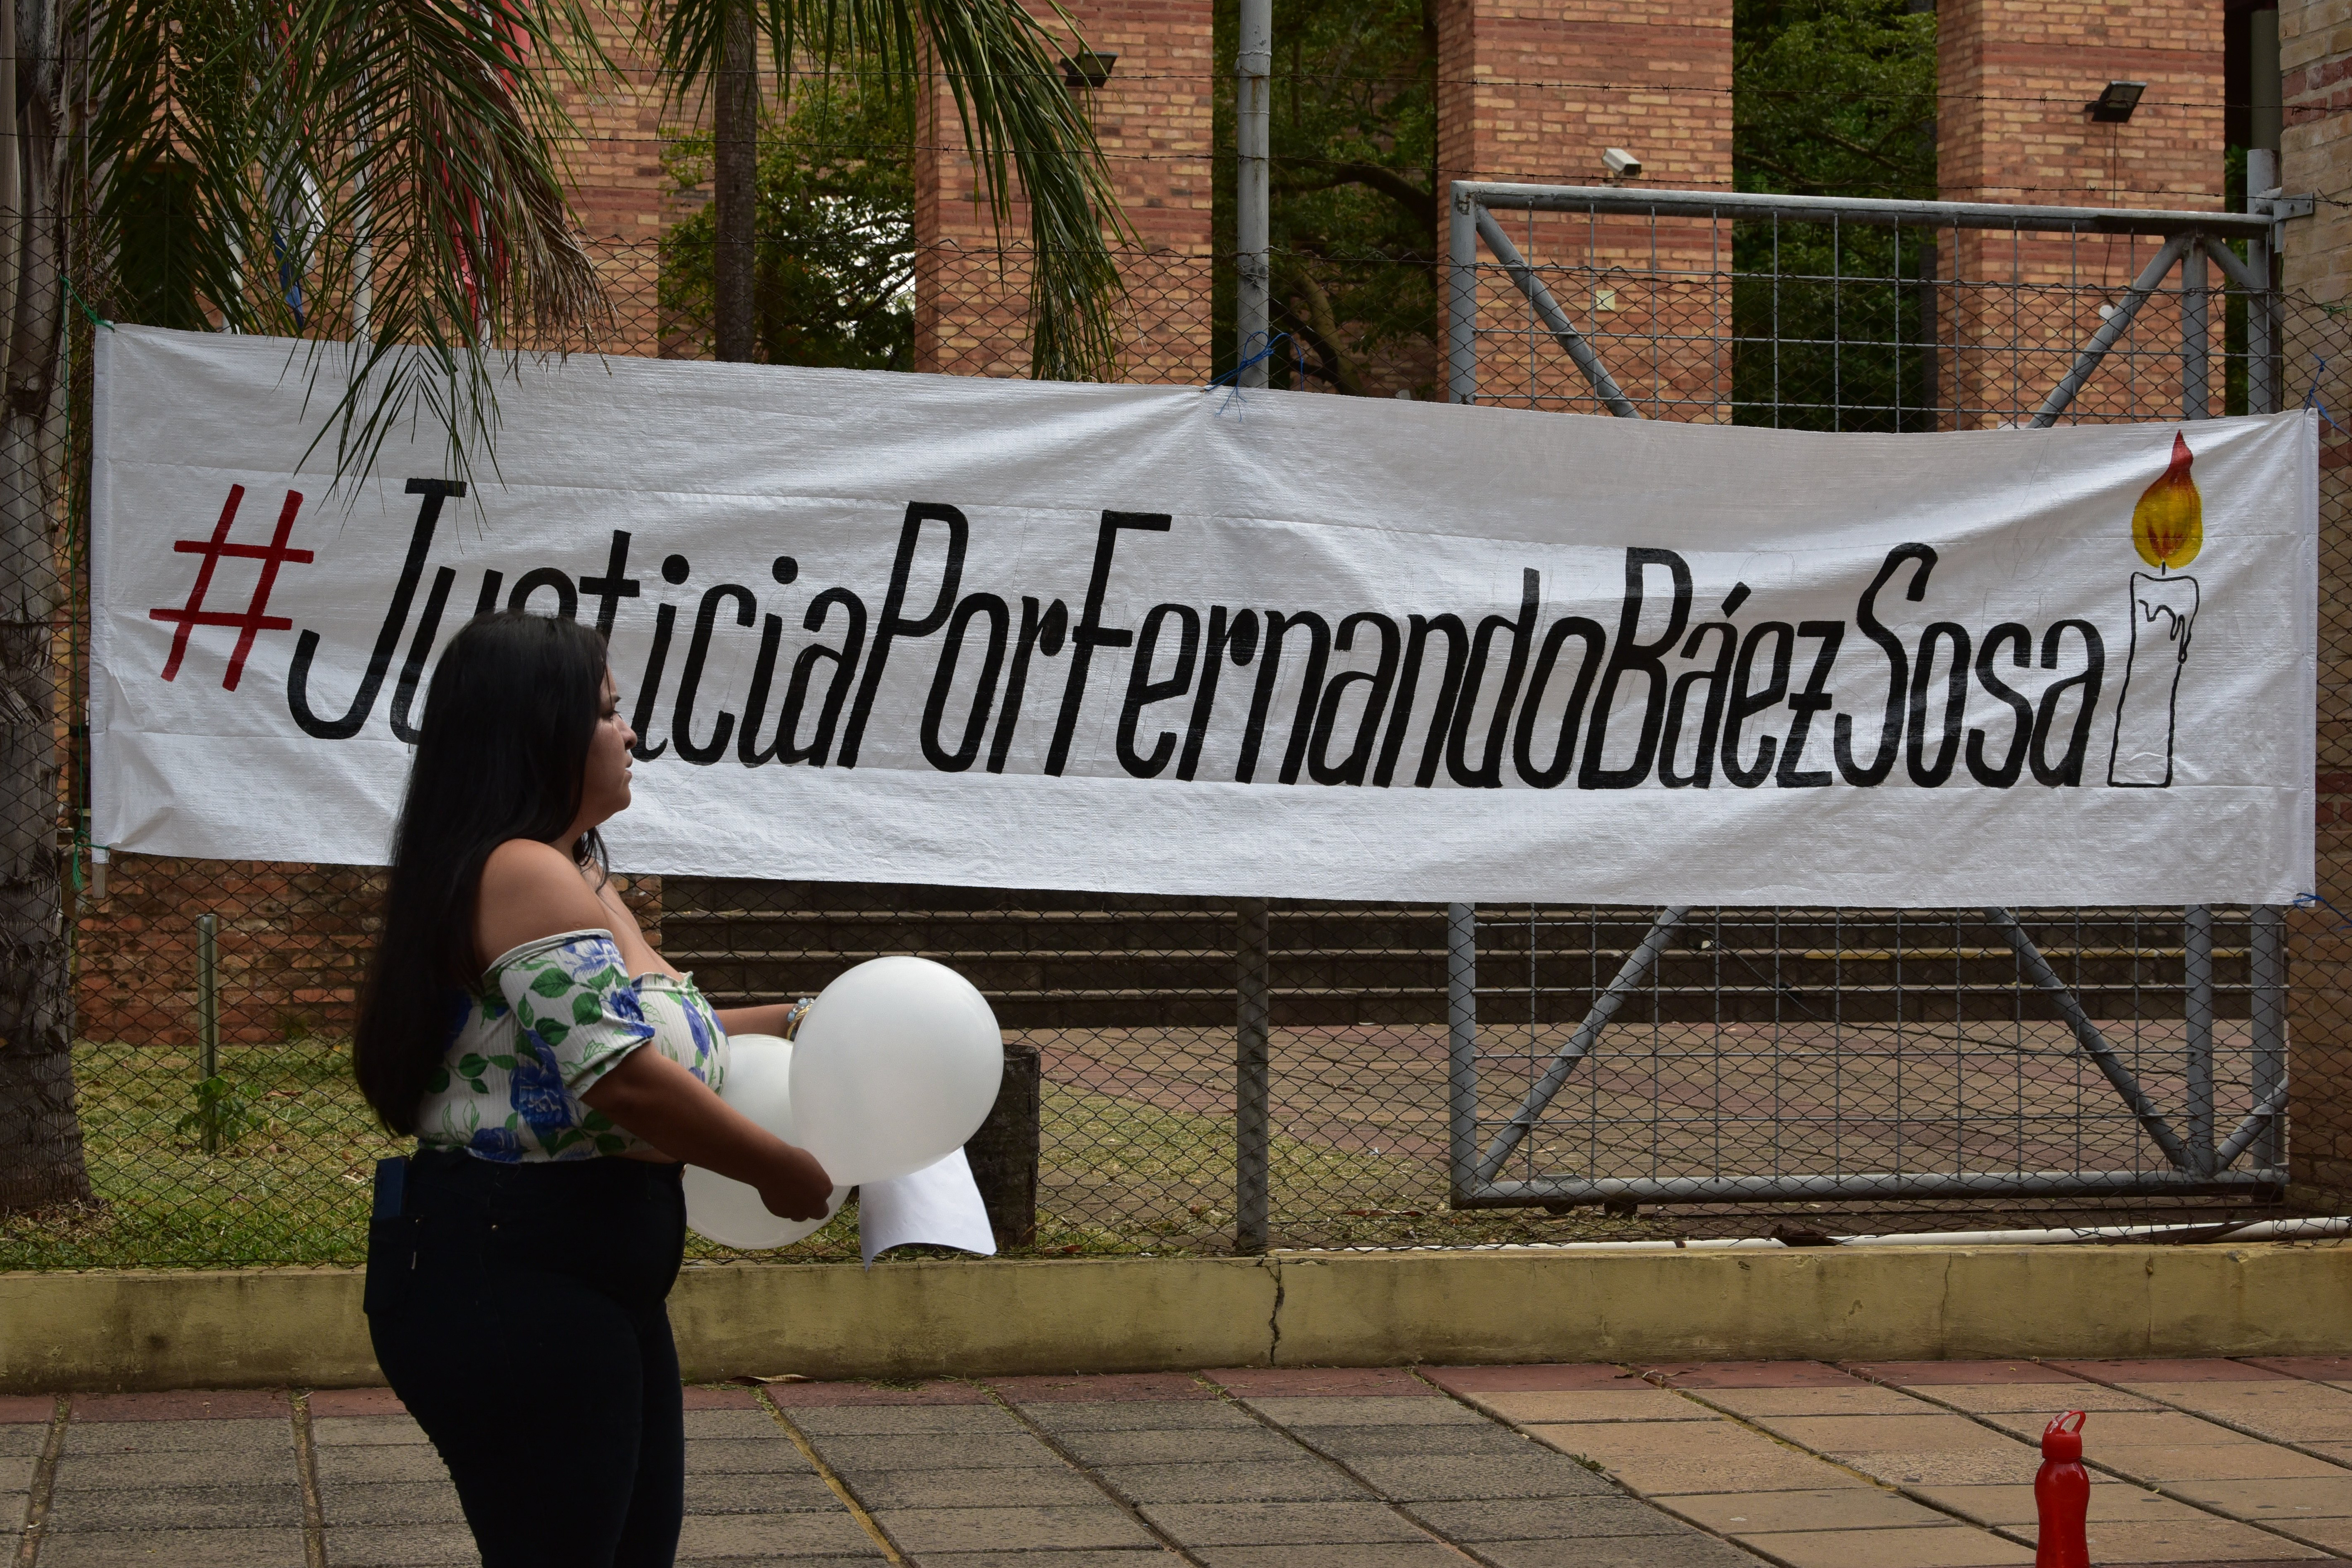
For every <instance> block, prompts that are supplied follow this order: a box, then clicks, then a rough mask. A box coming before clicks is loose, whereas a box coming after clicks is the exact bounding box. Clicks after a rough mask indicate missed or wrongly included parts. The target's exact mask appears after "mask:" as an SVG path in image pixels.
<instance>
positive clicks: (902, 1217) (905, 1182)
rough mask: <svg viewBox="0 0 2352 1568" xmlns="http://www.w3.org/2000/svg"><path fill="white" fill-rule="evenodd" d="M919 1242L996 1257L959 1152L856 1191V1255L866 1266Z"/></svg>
mask: <svg viewBox="0 0 2352 1568" xmlns="http://www.w3.org/2000/svg"><path fill="white" fill-rule="evenodd" d="M914 1242H920V1243H922V1244H923V1245H925V1246H928V1247H958V1248H960V1249H961V1250H962V1251H965V1252H976V1253H978V1254H979V1255H980V1256H981V1257H982V1258H993V1257H995V1256H996V1233H995V1232H994V1231H992V1230H991V1229H990V1228H989V1226H988V1210H987V1208H986V1206H985V1205H982V1203H981V1201H980V1184H978V1183H976V1182H974V1181H973V1180H972V1179H971V1161H969V1160H967V1159H965V1158H964V1157H963V1151H962V1150H961V1149H959V1150H957V1151H956V1152H954V1153H952V1154H950V1155H949V1156H948V1157H947V1158H946V1159H944V1160H942V1161H940V1163H938V1164H936V1165H926V1166H925V1167H923V1169H921V1170H919V1171H917V1172H916V1173H914V1174H913V1175H911V1176H894V1177H892V1178H891V1179H890V1180H888V1181H887V1182H868V1183H866V1184H865V1185H864V1186H862V1187H860V1188H858V1189H857V1249H858V1251H859V1252H860V1253H862V1254H864V1255H865V1258H866V1267H867V1268H873V1267H874V1260H875V1259H876V1258H879V1257H880V1256H881V1255H882V1254H884V1253H885V1252H887V1251H889V1250H890V1249H891V1248H892V1247H905V1246H907V1245H908V1244H909V1243H914Z"/></svg>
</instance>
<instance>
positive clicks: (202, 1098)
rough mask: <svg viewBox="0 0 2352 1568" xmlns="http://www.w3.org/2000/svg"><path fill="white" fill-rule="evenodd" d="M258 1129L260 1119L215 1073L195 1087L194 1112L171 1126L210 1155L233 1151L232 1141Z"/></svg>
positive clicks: (232, 1087) (227, 1082)
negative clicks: (191, 1139)
mask: <svg viewBox="0 0 2352 1568" xmlns="http://www.w3.org/2000/svg"><path fill="white" fill-rule="evenodd" d="M259 1125H261V1118H260V1116H259V1115H258V1114H257V1112H256V1111H255V1110H254V1109H253V1107H252V1106H251V1105H248V1104H247V1103H246V1101H245V1100H244V1099H243V1097H241V1096H240V1095H238V1093H237V1092H236V1086H235V1085H233V1084H231V1083H230V1082H229V1081H228V1079H225V1078H223V1077H221V1075H220V1074H218V1073H215V1074H214V1075H213V1076H212V1077H210V1078H208V1079H204V1080H203V1081H202V1082H200V1083H198V1084H197V1085H196V1103H195V1107H194V1110H190V1111H189V1112H188V1113H187V1114H186V1115H184V1116H183V1117H181V1118H180V1120H179V1121H176V1122H174V1123H173V1129H172V1130H173V1131H175V1132H177V1133H179V1134H180V1136H182V1137H183V1138H193V1139H194V1140H195V1141H196V1142H197V1143H198V1144H199V1145H201V1146H202V1147H203V1149H204V1151H205V1153H207V1154H210V1153H214V1152H219V1151H225V1150H228V1149H232V1148H234V1147H236V1141H237V1140H238V1139H239V1138H242V1137H244V1136H245V1134H246V1133H247V1132H248V1131H251V1130H252V1129H254V1128H256V1127H258V1126H259Z"/></svg>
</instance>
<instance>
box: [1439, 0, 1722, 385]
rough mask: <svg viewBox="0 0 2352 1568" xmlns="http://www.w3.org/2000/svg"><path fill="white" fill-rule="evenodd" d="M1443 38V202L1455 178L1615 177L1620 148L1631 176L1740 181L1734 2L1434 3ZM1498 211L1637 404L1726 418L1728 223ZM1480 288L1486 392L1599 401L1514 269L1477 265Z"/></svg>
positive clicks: (1567, 180) (1704, 185) (1693, 183)
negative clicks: (1634, 162) (1609, 153)
mask: <svg viewBox="0 0 2352 1568" xmlns="http://www.w3.org/2000/svg"><path fill="white" fill-rule="evenodd" d="M1437 50H1438V53H1437V58H1438V67H1437V74H1438V97H1437V114H1438V131H1437V163H1438V186H1437V189H1438V197H1439V202H1440V207H1441V214H1442V212H1443V207H1444V202H1445V199H1446V194H1447V189H1448V185H1449V183H1450V182H1452V181H1454V180H1467V179H1479V180H1517V181H1528V182H1533V183H1540V184H1574V185H1596V184H1604V183H1606V181H1607V178H1608V175H1607V172H1606V170H1605V169H1604V168H1603V166H1602V164H1601V153H1602V151H1603V149H1605V148H1609V147H1622V148H1624V149H1626V150H1627V151H1628V152H1630V153H1633V155H1634V156H1635V157H1637V158H1639V159H1640V160H1641V163H1642V173H1641V174H1640V176H1639V177H1638V178H1637V179H1634V180H1632V181H1629V182H1627V183H1628V184H1640V185H1644V186H1667V187H1677V188H1700V189H1713V190H1728V189H1730V187H1731V6H1730V4H1729V0H1696V3H1691V4H1683V5H1666V4H1664V3H1662V0H1623V3H1622V4H1615V5H1599V4H1594V3H1591V0H1437ZM1498 216H1502V217H1503V219H1504V226H1505V228H1506V229H1507V231H1508V232H1509V233H1510V235H1511V236H1512V238H1513V240H1514V242H1515V243H1516V244H1517V246H1518V247H1519V248H1520V250H1521V251H1522V252H1523V253H1524V254H1526V255H1527V258H1528V260H1529V261H1531V262H1534V263H1536V264H1537V265H1538V267H1545V268H1557V270H1554V271H1549V272H1547V274H1546V282H1547V285H1548V286H1549V288H1550V289H1551V290H1552V292H1553V294H1554V296H1555V297H1556V298H1557V299H1558V300H1559V304H1560V306H1561V308H1562V309H1563V310H1566V311H1567V312H1568V314H1569V317H1570V320H1571V321H1573V322H1574V323H1575V324H1576V325H1577V327H1578V328H1579V330H1580V331H1585V332H1586V333H1588V334H1589V335H1590V336H1591V338H1592V340H1593V342H1594V343H1595V346H1596V347H1597V348H1598V349H1599V350H1600V352H1601V358H1602V359H1603V360H1604V361H1605V362H1606V363H1607V364H1608V365H1609V368H1610V371H1611V374H1612V375H1613V376H1614V377H1615V378H1616V380H1617V382H1618V384H1619V385H1620V386H1621V387H1622V389H1623V391H1624V392H1625V394H1626V395H1627V396H1628V397H1630V398H1632V399H1633V402H1634V403H1635V404H1637V405H1640V406H1641V409H1642V412H1643V415H1644V416H1652V417H1664V418H1672V419H1704V420H1722V419H1727V418H1728V417H1729V416H1730V415H1729V407H1728V405H1727V403H1725V402H1724V401H1723V397H1724V394H1725V393H1726V392H1727V389H1728V386H1729V383H1730V374H1731V366H1730V360H1729V356H1728V355H1727V354H1718V353H1717V352H1716V349H1715V345H1714V342H1713V340H1714V338H1715V335H1716V333H1717V329H1718V326H1719V325H1720V324H1721V323H1720V320H1719V318H1727V316H1728V313H1729V305H1728V299H1727V295H1726V297H1725V298H1723V299H1721V300H1718V298H1717V296H1718V294H1719V293H1722V292H1723V290H1721V289H1718V286H1717V280H1716V277H1715V274H1716V273H1717V272H1718V271H1724V272H1727V271H1728V270H1729V268H1730V261H1731V233H1730V229H1729V226H1727V225H1717V224H1713V223H1706V222H1689V221H1678V220H1673V219H1665V220H1661V221H1659V222H1658V223H1656V224H1655V225H1653V224H1652V223H1650V222H1649V221H1648V220H1646V219H1634V218H1612V219H1604V220H1601V221H1598V222H1593V221H1590V220H1587V219H1585V218H1581V217H1574V218H1571V217H1551V216H1546V217H1539V218H1536V219H1534V220H1533V221H1532V222H1531V221H1530V220H1529V219H1528V216H1527V215H1525V214H1508V215H1498ZM1444 242H1445V237H1444V220H1443V217H1442V216H1441V219H1440V228H1439V232H1438V235H1437V245H1438V254H1439V255H1440V256H1443V255H1444V254H1445V251H1444ZM1482 254H1483V252H1482ZM1480 295H1481V302H1480V310H1479V325H1480V327H1481V329H1482V332H1484V333H1485V334H1486V335H1482V337H1481V339H1480V342H1479V345H1478V356H1479V389H1480V397H1481V400H1482V401H1490V402H1491V401H1505V402H1510V403H1514V404H1517V405H1528V404H1529V403H1532V404H1534V405H1536V406H1538V407H1545V408H1561V409H1568V410H1572V411H1578V412H1584V413H1593V412H1599V411H1601V410H1600V407H1599V405H1598V404H1597V402H1596V401H1595V400H1594V398H1593V397H1592V395H1591V389H1590V387H1589V386H1588V385H1587V384H1586V383H1585V381H1584V379H1583V377H1582V376H1580V374H1577V372H1576V370H1575V368H1574V366H1573V365H1572V364H1571V363H1570V362H1569V359H1568V356H1567V354H1566V353H1564V352H1563V351H1562V350H1560V348H1559V345H1558V344H1557V343H1555V342H1552V341H1551V339H1550V338H1549V336H1548V335H1545V334H1542V333H1541V332H1540V331H1538V329H1537V328H1536V327H1535V325H1534V323H1533V318H1532V316H1531V313H1530V311H1529V310H1528V307H1527V305H1526V304H1525V302H1524V301H1523V300H1521V298H1520V296H1519V294H1518V293H1517V290H1516V289H1513V288H1512V287H1511V285H1510V283H1509V282H1508V280H1507V279H1504V278H1503V277H1502V275H1501V274H1500V273H1499V272H1498V271H1494V270H1491V269H1490V270H1487V271H1485V272H1483V273H1482V275H1481V283H1480ZM1718 307H1719V308H1718ZM1496 333H1499V334H1500V335H1495V334H1496ZM1683 336H1687V337H1688V338H1690V339H1691V340H1693V341H1692V342H1688V343H1678V342H1675V340H1676V339H1677V338H1679V337H1683Z"/></svg>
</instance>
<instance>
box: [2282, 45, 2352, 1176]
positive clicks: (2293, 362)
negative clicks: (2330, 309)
mask: <svg viewBox="0 0 2352 1568" xmlns="http://www.w3.org/2000/svg"><path fill="white" fill-rule="evenodd" d="M2345 19H2346V12H2345V6H2344V5H2343V3H2342V0H2282V3H2281V4H2280V5H2279V16H2278V27H2279V68H2280V71H2281V74H2282V75H2283V77H2284V107H2285V112H2284V128H2283V130H2282V132H2281V135H2280V157H2281V169H2280V175H2281V179H2282V181H2283V183H2284V186H2285V188H2286V189H2287V190H2288V191H2290V192H2294V193H2297V194H2309V193H2317V194H2319V195H2332V194H2334V193H2336V192H2338V191H2341V190H2343V189H2345V188H2346V186H2347V184H2352V121H2347V117H2346V113H2345V111H2346V110H2347V109H2352V32H2347V29H2346V27H2345ZM2282 271H2283V273H2284V286H2285V289H2286V295H2287V300H2288V303H2287V306H2286V310H2285V318H2286V321H2285V328H2284V332H2283V333H2282V336H2283V338H2284V343H2283V345H2282V353H2281V358H2282V360H2283V362H2284V373H2285V379H2284V388H2285V395H2286V398H2287V400H2289V401H2293V400H2295V399H2300V398H2301V397H2302V396H2303V395H2305V391H2306V389H2309V388H2311V387H2312V386H2313V385H2314V384H2315V382H2317V381H2318V379H2319V376H2320V374H2321V371H2320V366H2319V363H2318V361H2319V360H2320V359H2321V358H2322V357H2328V358H2335V357H2337V356H2336V355H2334V354H2332V353H2331V352H2330V342H2329V340H2330V339H2334V340H2335V341H2336V342H2340V341H2341V336H2340V333H2337V332H2334V331H2326V330H2325V328H2324V325H2323V323H2324V317H2323V315H2322V313H2321V312H2320V311H2319V310H2317V309H2316V307H2318V306H2322V305H2338V304H2341V303H2342V302H2343V301H2344V300H2347V298H2352V208H2346V207H2343V206H2340V205H2333V204H2330V203H2326V202H2323V203H2321V204H2320V205H2319V206H2318V209H2317V211H2316V212H2315V215H2314V216H2311V217H2308V218H2301V219H2298V220H2296V221H2294V222H2293V223H2290V224H2288V225H2287V226H2286V253H2285V256H2284V261H2283V266H2282ZM2298 329H2300V330H2298ZM2346 384H2347V383H2346V382H2345V380H2343V379H2342V367H2341V366H2338V367H2337V370H2336V374H2331V375H2329V376H2328V377H2327V379H2326V383H2325V384H2322V385H2321V388H2320V391H2321V397H2322V399H2323V401H2326V402H2327V403H2328V404H2329V405H2330V407H2331V411H2332V413H2333V415H2334V416H2335V417H2336V419H2339V420H2341V419H2344V418H2345V417H2346V413H2345V409H2344V405H2343V396H2342V389H2343V388H2344V387H2345V386H2346ZM2319 438H2320V442H2321V447H2320V454H2319V668H2320V672H2321V674H2320V681H2319V713H2318V724H2319V737H2318V738H2319V746H2318V763H2319V780H2318V784H2319V853H2318V862H2319V864H2318V888H2317V891H2318V892H2319V893H2320V894H2321V895H2322V896H2324V897H2325V898H2326V899H2327V900H2329V901H2331V902H2332V903H2334V904H2335V905H2336V908H2337V909H2345V910H2352V875H2347V862H2352V722H2347V721H2352V694H2347V688H2346V685H2345V683H2344V679H2343V677H2342V675H2341V674H2340V673H2337V672H2341V671H2342V670H2343V669H2345V668H2347V661H2352V616H2347V613H2346V610H2345V605H2346V604H2347V595H2352V538H2348V537H2347V515H2352V478H2347V476H2352V440H2347V438H2346V437H2345V435H2344V433H2343V432H2342V431H2341V430H2338V429H2336V428H2334V427H2332V426H2328V425H2326V424H2324V423H2323V424H2322V425H2321V426H2320V437H2319ZM2290 920H2291V928H2290V929H2291V931H2292V932H2293V947H2292V954H2293V964H2292V982H2293V989H2292V990H2290V991H2289V993H2288V997H2289V1005H2288V1022H2287V1032H2288V1040H2289V1065H2288V1075H2289V1076H2288V1083H2289V1085H2290V1092H2291V1094H2292V1104H2291V1106H2290V1109H2289V1111H2288V1121H2289V1143H2290V1159H2291V1163H2292V1165H2293V1169H2294V1179H2295V1182H2296V1184H2298V1185H2299V1186H2301V1185H2305V1184H2308V1185H2309V1186H2310V1187H2311V1188H2314V1189H2316V1190H2315V1191H2314V1192H2313V1193H2311V1194H2310V1200H2311V1201H2312V1202H2313V1203H2315V1204H2317V1205H2336V1204H2339V1203H2342V1202H2345V1201H2347V1196H2352V1094H2347V1090H2346V1086H2347V1084H2352V1019H2347V1016H2346V1007H2345V994H2346V990H2347V985H2348V984H2352V931H2346V930H2345V928H2344V926H2343V924H2342V923H2341V921H2338V919H2337V918H2336V916H2335V915H2334V914H2333V913H2331V912H2330V911H2328V910H2326V909H2315V910H2296V911H2294V914H2293V915H2292V916H2291V917H2290Z"/></svg>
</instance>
